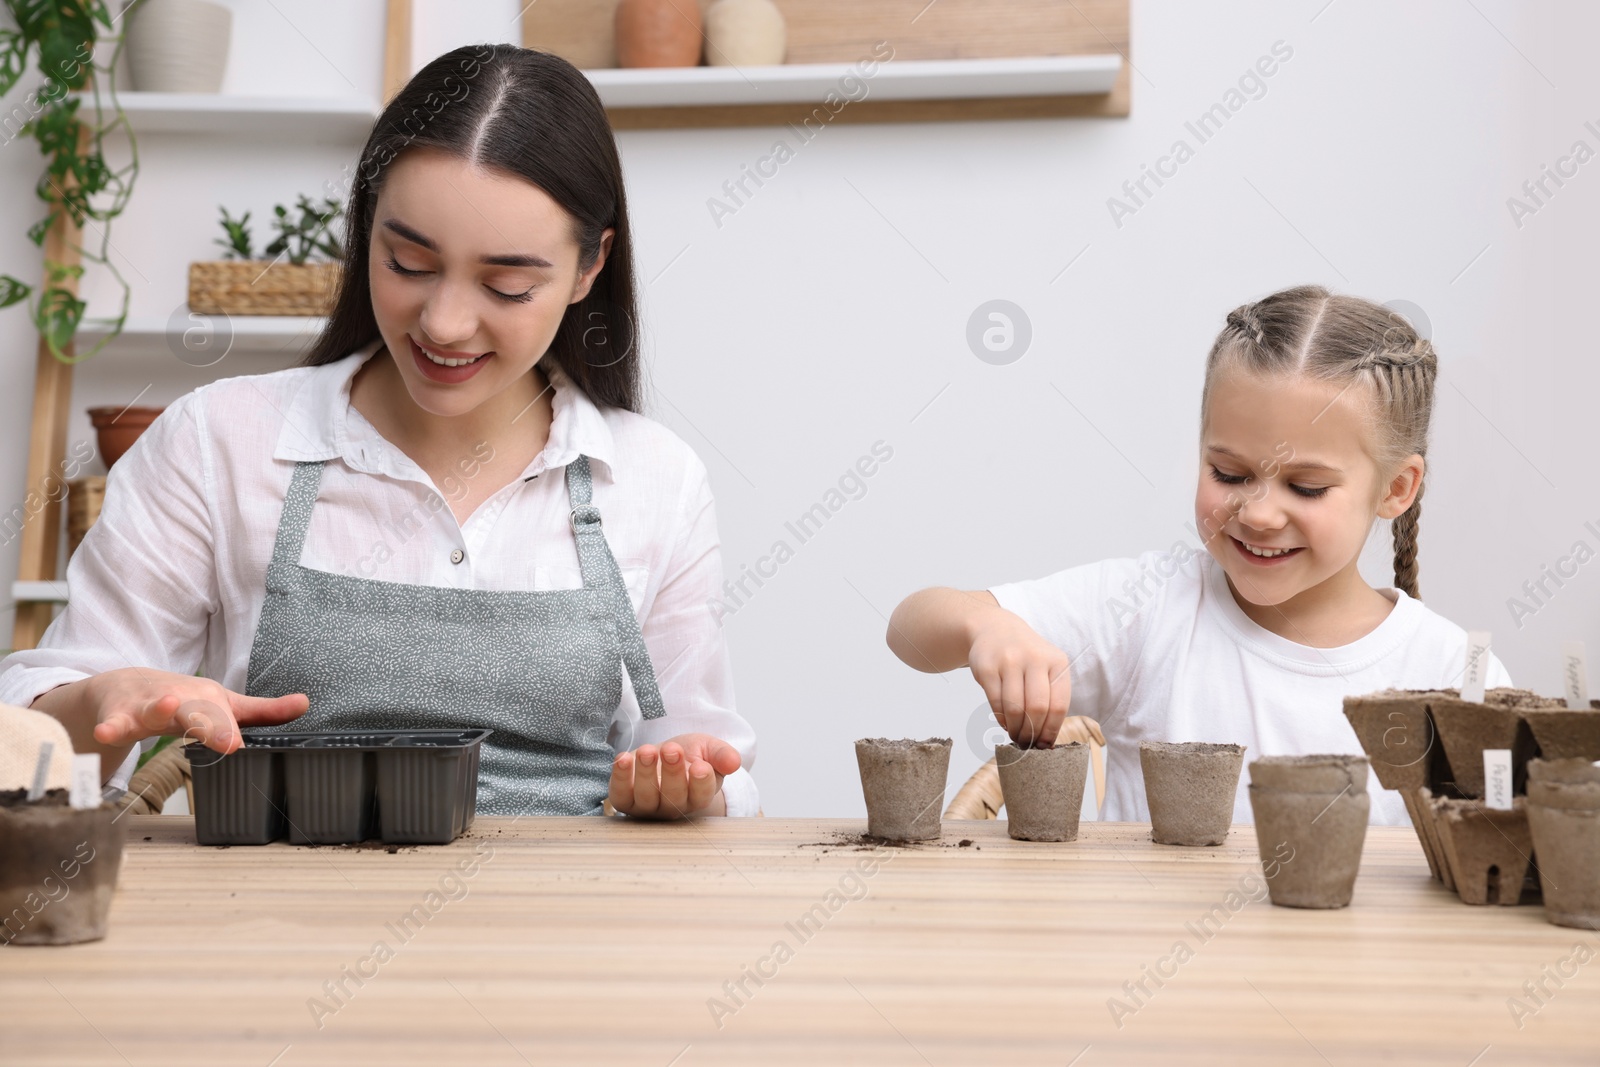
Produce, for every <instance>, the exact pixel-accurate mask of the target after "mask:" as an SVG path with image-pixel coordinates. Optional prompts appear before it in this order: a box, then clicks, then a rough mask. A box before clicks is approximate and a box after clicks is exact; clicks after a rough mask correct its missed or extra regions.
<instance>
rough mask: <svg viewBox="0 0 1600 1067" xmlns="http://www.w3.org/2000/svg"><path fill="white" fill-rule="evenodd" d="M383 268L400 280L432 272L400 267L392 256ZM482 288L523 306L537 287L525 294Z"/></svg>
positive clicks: (489, 287)
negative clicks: (399, 277) (393, 273)
mask: <svg viewBox="0 0 1600 1067" xmlns="http://www.w3.org/2000/svg"><path fill="white" fill-rule="evenodd" d="M385 266H387V267H388V268H389V269H390V270H392V271H394V272H395V273H396V274H398V275H400V276H401V277H402V278H415V277H418V276H420V275H423V274H431V273H433V272H432V271H426V270H410V269H408V268H406V267H402V266H401V265H400V264H399V263H398V262H397V261H396V260H395V258H394V257H393V256H390V257H389V259H388V260H387V262H386V263H385ZM484 288H485V289H488V290H489V292H491V293H493V294H494V295H495V296H497V297H499V298H500V299H501V300H506V301H510V302H512V303H516V304H525V303H527V302H528V301H529V300H532V299H533V291H534V290H535V289H537V288H539V287H538V286H537V285H533V286H529V287H528V289H527V291H526V292H521V293H502V292H501V291H500V290H498V289H495V288H493V287H491V286H484Z"/></svg>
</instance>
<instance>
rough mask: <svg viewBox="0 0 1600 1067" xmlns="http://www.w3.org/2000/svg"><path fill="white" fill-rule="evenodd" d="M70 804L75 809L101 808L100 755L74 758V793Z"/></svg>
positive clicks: (89, 753)
mask: <svg viewBox="0 0 1600 1067" xmlns="http://www.w3.org/2000/svg"><path fill="white" fill-rule="evenodd" d="M68 803H70V804H71V805H72V806H73V807H75V808H79V809H82V808H98V807H99V806H100V753H98V752H87V753H84V754H83V755H81V756H73V757H72V791H71V794H70V795H69V797H68Z"/></svg>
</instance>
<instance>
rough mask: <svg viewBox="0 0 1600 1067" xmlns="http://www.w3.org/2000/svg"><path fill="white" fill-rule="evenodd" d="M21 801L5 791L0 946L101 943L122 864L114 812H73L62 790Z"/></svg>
mask: <svg viewBox="0 0 1600 1067" xmlns="http://www.w3.org/2000/svg"><path fill="white" fill-rule="evenodd" d="M24 797H25V793H24V792H23V791H22V790H11V791H9V792H6V793H0V943H9V944H15V945H72V944H77V943H78V942H80V941H98V940H99V939H100V938H102V937H104V936H106V915H107V913H108V912H109V910H110V908H111V896H112V894H113V892H114V891H115V890H116V887H117V870H118V868H119V867H120V866H121V863H122V826H121V825H119V824H118V823H117V821H116V815H117V808H116V806H115V805H113V804H102V805H100V806H99V807H98V808H87V809H84V810H81V811H80V810H74V809H73V808H70V807H68V806H67V791H66V790H65V789H52V790H50V791H49V792H47V793H46V794H45V795H44V797H43V798H42V799H40V800H38V801H37V802H35V803H32V804H30V803H28V802H27V801H26V800H25V799H24Z"/></svg>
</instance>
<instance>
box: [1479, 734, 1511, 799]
mask: <svg viewBox="0 0 1600 1067" xmlns="http://www.w3.org/2000/svg"><path fill="white" fill-rule="evenodd" d="M1483 806H1484V807H1486V808H1493V809H1495V810H1496V811H1510V810H1511V750H1510V749H1509V748H1486V749H1484V750H1483Z"/></svg>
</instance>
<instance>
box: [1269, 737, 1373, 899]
mask: <svg viewBox="0 0 1600 1067" xmlns="http://www.w3.org/2000/svg"><path fill="white" fill-rule="evenodd" d="M1368 766H1369V765H1368V763H1367V759H1366V757H1365V756H1344V755H1327V756H1323V755H1317V756H1267V757H1265V758H1262V759H1258V760H1256V761H1255V762H1254V763H1252V764H1250V808H1251V811H1252V812H1253V813H1254V815H1255V820H1256V844H1257V848H1258V850H1259V852H1260V855H1261V864H1262V868H1263V870H1264V871H1265V872H1266V875H1267V893H1268V894H1269V895H1270V896H1271V898H1272V902H1273V903H1274V904H1278V905H1282V906H1284V907H1290V908H1342V907H1344V906H1345V905H1347V904H1349V903H1350V897H1351V895H1352V893H1353V891H1354V889H1355V882H1356V873H1357V872H1358V871H1359V870H1360V868H1361V846H1362V844H1363V843H1365V841H1366V837H1367V812H1368V810H1369V808H1370V807H1371V798H1370V797H1368V796H1367V773H1368Z"/></svg>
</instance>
